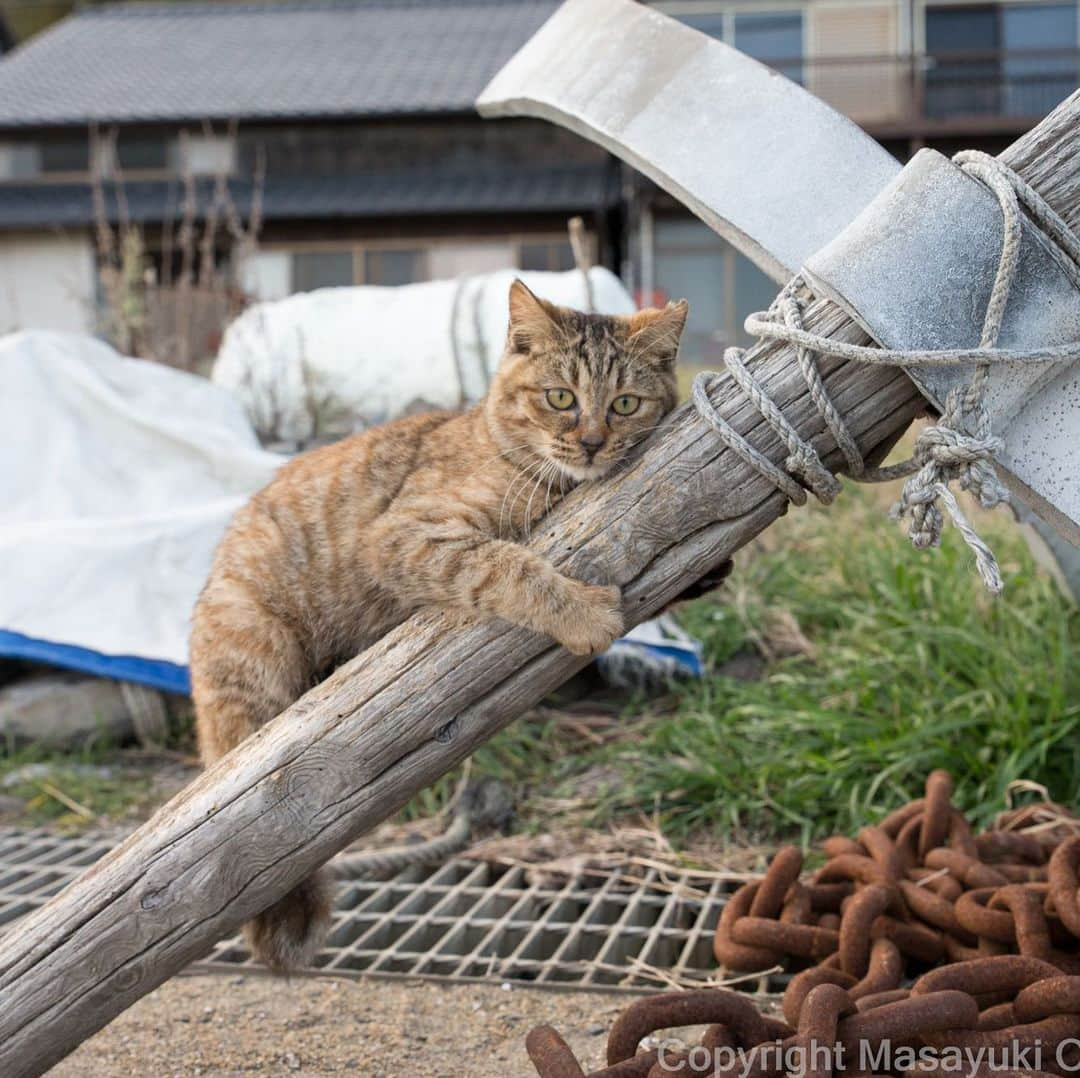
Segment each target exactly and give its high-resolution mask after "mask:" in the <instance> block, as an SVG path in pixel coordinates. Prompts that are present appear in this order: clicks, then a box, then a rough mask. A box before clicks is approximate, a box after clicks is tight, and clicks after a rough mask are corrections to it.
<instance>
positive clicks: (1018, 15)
mask: <svg viewBox="0 0 1080 1078" xmlns="http://www.w3.org/2000/svg"><path fill="white" fill-rule="evenodd" d="M1077 17H1078V16H1077V5H1076V4H1075V3H1071V4H1009V5H1007V6H1006V7H1004V8H1002V10H1001V39H1002V43H1003V44H1004V46H1005V55H1004V56H1003V57H1002V72H1003V74H1004V91H1003V94H1004V96H1003V100H1002V102H1001V105H1002V111H1003V112H1005V113H1006V114H1007V115H1009V116H1042V115H1043V114H1044V113H1047V112H1049V111H1050V110H1051V109H1052V108H1054V107H1055V106H1056V105H1057V104H1058V103H1059V102H1061V101H1063V100H1064V99H1065V98H1066V97H1068V96H1069V94H1070V93H1072V91H1073V89H1074V87H1075V86H1076V84H1077V81H1078V74H1080V72H1078V66H1080V65H1078V63H1077V54H1076V42H1077Z"/></svg>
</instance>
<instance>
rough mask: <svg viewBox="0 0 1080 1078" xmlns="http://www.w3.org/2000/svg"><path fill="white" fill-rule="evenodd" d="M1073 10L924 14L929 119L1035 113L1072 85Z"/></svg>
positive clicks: (1014, 7) (982, 7)
mask: <svg viewBox="0 0 1080 1078" xmlns="http://www.w3.org/2000/svg"><path fill="white" fill-rule="evenodd" d="M1076 41H1077V6H1076V4H1075V3H1051V4H1001V5H989V4H977V5H971V6H957V7H951V6H950V7H946V6H941V7H929V8H927V10H926V52H927V54H928V56H929V57H930V64H931V66H930V67H929V70H928V71H927V74H926V90H925V96H926V102H925V110H926V114H927V115H928V116H932V117H936V118H946V117H949V116H970V115H993V114H1005V115H1009V116H1033V117H1034V116H1042V115H1043V114H1044V113H1047V112H1049V111H1050V110H1051V109H1052V108H1053V107H1054V106H1055V105H1057V104H1058V102H1060V101H1061V100H1062V99H1063V98H1065V97H1067V96H1068V94H1069V93H1071V92H1072V90H1073V88H1074V87H1075V85H1076V81H1077V54H1076Z"/></svg>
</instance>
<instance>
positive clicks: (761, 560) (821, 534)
mask: <svg viewBox="0 0 1080 1078" xmlns="http://www.w3.org/2000/svg"><path fill="white" fill-rule="evenodd" d="M845 498H846V499H847V502H848V504H847V506H846V508H845V510H844V511H843V513H842V519H841V520H839V521H838V520H837V519H836V513H835V511H821V510H817V511H814V510H811V511H806V512H802V513H800V514H797V515H794V516H793V517H792V518H791V519H789V520H787V521H785V522H783V525H782V526H781V528H780V529H779V531H778V532H777V533H776V534H775V535H774V536H772V537H771V541H770V549H769V550H768V551H766V552H763V553H761V554H760V555H759V556H757V557H755V558H753V559H751V560H750V562H749V564H748V565H747V566H746V568H745V569H743V570H742V572H741V573H739V574H738V575H737V576H736V577H734V578H733V580H732V586H731V588H730V590H729V591H728V593H727V594H726V595H724V594H723V593H721V596H722V597H721V599H720V601H719V602H716V601H701V602H698V603H695V604H693V605H692V606H691V607H689V608H687V609H686V610H685V611H684V615H683V621H684V624H685V625H686V626H687V628H689V629H690V630H691V631H693V632H695V633H696V634H698V635H699V636H700V637H701V638H702V639H703V640H704V641H705V643H706V647H707V649H708V652H709V657H710V659H711V660H712V661H713V663H714V664H719V663H721V662H722V661H723V660H724V659H726V658H727V657H728V656H730V655H731V654H732V653H733V652H734V651H735V650H738V649H739V648H742V647H747V646H751V645H753V644H755V643H757V644H758V645H759V646H761V645H762V644H764V646H765V647H766V648H768V646H769V641H770V636H771V635H776V632H777V629H776V627H777V626H778V627H779V630H780V632H779V635H780V637H781V638H783V637H785V636H786V637H788V638H790V637H791V636H792V635H793V633H792V627H793V626H797V628H798V630H800V631H801V634H802V635H803V636H804V637H805V638H806V642H805V643H804V644H803V645H802V648H801V652H802V653H797V654H794V655H790V656H788V657H786V658H778V659H776V660H775V661H773V662H772V663H770V665H769V667H768V670H767V673H766V676H765V677H764V678H763V679H762V680H760V681H757V682H749V683H747V682H737V681H733V680H732V679H730V678H727V677H723V676H713V677H710V678H708V679H705V680H703V681H701V682H696V683H690V684H686V685H684V686H682V687H680V688H679V689H678V693H679V707H678V712H677V713H676V714H674V715H671V716H667V717H663V718H660V719H658V720H657V721H655V722H652V723H649V724H647V725H646V726H645V727H643V737H642V740H641V742H640V744H638V745H634V746H632V747H631V748H629V749H628V750H627V751H626V752H623V753H620V765H621V767H622V770H623V774H624V775H625V777H626V781H627V789H626V791H625V792H623V793H620V794H616V795H614V796H613V797H612V798H611V799H610V801H609V803H608V806H607V808H608V811H617V810H619V809H620V808H623V807H625V806H628V805H629V804H631V803H637V804H651V803H653V802H654V801H655V802H657V803H658V804H659V805H660V807H661V817H662V819H664V820H665V821H666V823H667V827H668V829H669V831H674V832H686V831H689V830H692V829H695V828H697V827H708V828H710V829H716V828H726V829H733V830H737V831H740V832H745V833H748V834H750V835H753V836H755V837H768V838H772V837H776V836H777V835H779V834H785V833H788V834H790V833H796V834H801V836H802V837H803V838H804V839H808V838H809V837H811V836H814V835H818V836H820V835H822V834H826V833H828V832H830V831H832V830H841V831H851V830H852V829H854V828H857V827H858V826H860V825H862V824H863V823H866V822H868V821H869V820H872V819H875V818H877V817H878V816H879V815H880V814H881V813H882V812H883V811H884V810H885V809H888V808H890V807H893V806H895V805H897V804H900V803H902V802H903V801H905V800H907V799H909V798H912V797H916V796H918V795H919V794H920V793H921V787H922V782H923V779H924V778H925V776H926V774H927V773H928V772H929V771H930V770H932V769H933V768H935V767H944V768H947V769H948V770H950V771H951V772H952V773H953V775H954V777H955V778H956V780H957V800H958V802H959V803H960V804H961V805H962V806H963V807H964V808H965V810H967V811H969V812H970V813H972V815H973V816H974V817H975V818H976V819H978V820H981V821H986V820H988V818H989V817H990V816H992V815H993V813H994V812H996V811H998V810H999V809H1000V808H1002V807H1003V805H1004V801H1005V795H1006V790H1007V788H1008V786H1009V784H1010V783H1011V782H1013V781H1015V780H1017V779H1028V780H1032V781H1035V782H1038V783H1041V784H1044V785H1045V786H1047V787H1048V788H1049V789H1050V792H1051V793H1052V794H1053V795H1054V796H1055V797H1057V798H1059V799H1061V800H1066V801H1071V800H1073V799H1074V797H1075V793H1076V776H1077V775H1078V774H1080V735H1078V727H1080V663H1078V662H1077V661H1076V658H1075V655H1076V648H1077V645H1078V644H1080V615H1078V612H1077V610H1076V608H1075V606H1073V605H1072V604H1071V603H1070V602H1069V601H1068V600H1067V599H1066V598H1065V597H1064V596H1063V595H1062V593H1061V592H1060V591H1059V589H1058V587H1057V585H1056V584H1055V583H1054V581H1053V580H1052V579H1051V578H1050V576H1049V575H1048V574H1047V573H1045V572H1044V571H1042V570H1040V569H1038V568H1037V567H1036V565H1035V563H1034V560H1033V558H1032V556H1031V554H1030V552H1029V550H1028V549H1027V546H1026V545H1025V544H1024V542H1023V540H1022V538H1021V537H1020V536H1019V534H1018V531H1017V529H1016V528H1015V527H1012V526H1009V525H1008V523H1007V521H1005V519H1004V518H1003V517H999V518H998V519H997V520H995V521H994V522H993V523H991V522H990V519H989V518H984V519H983V520H981V521H980V526H982V527H983V529H984V532H985V534H986V535H987V537H988V538H990V539H991V541H992V543H993V545H994V546H995V548H996V550H997V553H998V557H999V558H1000V560H1001V561H1002V563H1003V567H1004V569H1005V572H1006V575H1007V578H1008V579H1007V587H1006V592H1005V595H1004V596H1003V597H1001V598H999V599H997V600H993V599H991V598H990V597H988V596H987V595H986V594H985V593H984V592H983V591H982V590H981V584H980V582H979V580H978V578H977V576H976V575H975V573H974V571H973V568H972V564H971V562H972V559H971V557H970V555H969V552H968V550H967V548H966V547H965V546H964V545H963V544H962V542H960V540H959V539H958V537H957V536H956V534H955V533H954V532H950V533H949V534H948V535H947V536H946V539H945V542H944V544H943V546H942V548H941V549H939V550H936V551H927V552H920V551H916V550H915V549H913V548H912V547H911V546H910V544H909V543H908V541H907V540H906V539H905V538H904V536H903V535H902V533H901V532H900V531H899V529H898V528H896V527H895V526H894V525H892V524H890V523H889V522H888V521H884V520H883V519H882V517H881V512H880V506H879V505H878V504H877V503H876V502H875V501H874V500H872V499H871V498H870V497H869V496H868V495H867V494H866V493H864V492H863V491H859V490H851V489H849V490H848V491H846V492H845ZM794 635H795V636H796V639H798V635H799V634H794ZM781 643H784V641H783V639H781Z"/></svg>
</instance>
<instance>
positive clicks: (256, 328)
mask: <svg viewBox="0 0 1080 1078" xmlns="http://www.w3.org/2000/svg"><path fill="white" fill-rule="evenodd" d="M516 276H520V277H521V279H522V280H523V281H524V282H525V284H526V285H528V286H529V288H531V289H532V290H533V291H534V292H535V293H536V294H537V295H538V296H543V297H544V298H545V299H549V300H552V301H553V302H555V303H561V304H563V305H564V306H568V307H577V308H579V309H586V308H588V307H589V306H590V298H591V305H592V306H593V307H594V309H595V310H597V311H601V312H603V313H605V314H629V313H630V312H632V311H633V310H634V309H635V308H634V301H633V299H632V298H631V296H630V294H629V293H628V292H627V291H626V288H625V287H624V286H623V284H622V282H621V281H620V280H619V279H618V277H616V276H615V275H614V274H613V273H611V272H609V271H608V270H606V269H602V268H594V269H591V270H590V271H589V282H588V291H587V290H586V283H585V275H584V274H583V273H581V272H579V271H571V272H569V273H519V272H517V271H514V270H505V271H501V272H498V273H489V274H483V275H480V276H475V277H464V278H461V279H459V280H456V281H429V282H427V283H424V284H412V285H405V286H403V287H401V288H377V287H368V286H360V287H357V288H323V289H320V290H319V291H317V292H307V293H301V294H299V295H295V296H290V297H289V298H288V299H283V300H276V301H273V302H267V303H260V304H257V305H255V306H254V307H251V308H249V309H248V310H247V311H245V312H244V313H243V314H242V315H241V316H240V317H239V318H238V319H237V320H236V321H235V322H233V323H232V325H231V326H229V328H228V330H227V331H226V333H225V338H224V340H223V341H222V344H221V350H220V351H219V353H218V357H217V362H216V363H215V365H214V371H213V375H212V377H213V380H214V382H215V383H216V384H217V385H220V386H224V387H225V388H226V389H229V390H231V391H232V392H233V393H235V394H237V396H238V397H239V398H240V399H241V400H242V401H243V402H244V408H245V409H246V411H247V414H248V417H249V418H250V420H251V422H252V425H253V426H254V427H255V429H256V430H257V431H258V432H259V434H260V435H261V436H262V437H263V438H264V439H266V440H268V441H274V442H285V443H290V444H297V445H303V444H305V443H308V442H311V441H313V440H319V439H330V438H339V437H341V436H343V435H346V434H352V433H355V432H356V431H358V430H364V429H366V428H367V427H370V426H373V425H375V424H377V423H384V422H386V421H387V420H388V419H392V418H394V417H395V416H399V415H401V414H402V413H403V412H405V411H408V410H410V409H414V410H415V409H420V408H424V407H427V408H457V407H459V406H460V405H461V404H463V403H465V402H467V401H474V400H478V399H479V398H480V397H482V396H483V395H484V393H485V392H486V390H487V385H488V380H489V379H490V376H491V373H492V372H493V371H494V370H495V368H496V367H497V366H498V363H499V359H500V357H501V356H502V353H503V346H504V344H505V342H506V325H507V304H508V296H509V292H510V282H511V281H512V280H513V279H514V277H516ZM589 293H591V297H590V295H589Z"/></svg>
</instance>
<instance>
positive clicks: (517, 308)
mask: <svg viewBox="0 0 1080 1078" xmlns="http://www.w3.org/2000/svg"><path fill="white" fill-rule="evenodd" d="M558 332H559V308H558V307H556V306H555V304H554V303H549V302H548V301H547V300H546V299H541V298H540V297H539V296H537V295H534V294H533V293H532V292H530V291H529V289H528V288H527V287H526V286H525V283H524V281H522V280H521V279H520V278H515V279H514V282H513V284H511V285H510V342H511V344H512V345H513V346H514V348H516V349H517V350H518V351H520V352H528V351H529V348H530V347H531V346H532V345H534V344H539V343H540V342H542V341H544V340H550V339H551V338H553V337H555V336H556V335H557V333H558Z"/></svg>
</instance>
